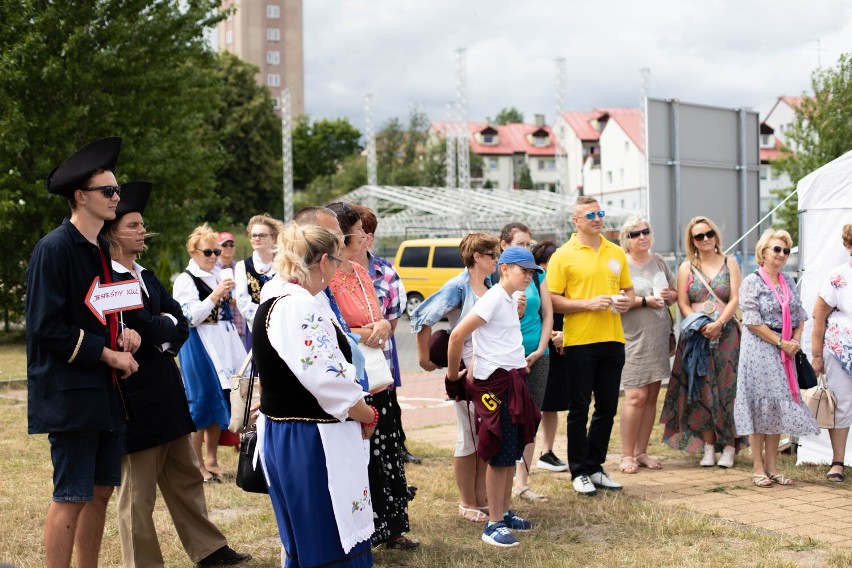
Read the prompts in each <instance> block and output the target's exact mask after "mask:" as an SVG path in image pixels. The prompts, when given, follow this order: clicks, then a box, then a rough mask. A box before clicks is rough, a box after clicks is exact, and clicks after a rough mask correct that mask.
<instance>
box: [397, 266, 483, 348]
mask: <svg viewBox="0 0 852 568" xmlns="http://www.w3.org/2000/svg"><path fill="white" fill-rule="evenodd" d="M485 286H486V287H488V288H490V287H491V279H490V277H486V279H485ZM475 302H476V294H474V293H473V289H472V288H471V287H470V272H468V270H467V268H465V269H464V272H462V273H461V274H459V275H458V276H453V277H452V278H450V279H449V280H448V281H447V282H446V284H444V285H443V286H441V289H440V290H438V291H437V292H435V293H434V294H432V295H431V296H429V297H428V298H426V299H425V300H423V303H421V304H420V305H419V306H417V309H416V310H414V315H413V316H411V331H412V333H417V332H419V331H420V329H421V328H422V327H423V326H424V325H428V326H429V327H434V326H435V324H436V323H438V322H439V321H441V319H442V318H444V317H445V316H446V315H447V314H449V313H450V312H451V311H453V309H455V308H457V307H461V315H460V316H459V319H458V320H457V321H456V322H453V323H451V327H455V326H456V323H458V322H459V321H461V319H462V318H463V317H464V316H466V315H467V313H468V312H469V311H470V309H471V308H472V307H473V304H474V303H475Z"/></svg>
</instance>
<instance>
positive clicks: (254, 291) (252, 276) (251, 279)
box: [243, 256, 272, 304]
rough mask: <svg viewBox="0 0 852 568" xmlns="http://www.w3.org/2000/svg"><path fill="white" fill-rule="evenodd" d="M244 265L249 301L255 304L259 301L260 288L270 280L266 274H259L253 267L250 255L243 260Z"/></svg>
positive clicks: (252, 259)
mask: <svg viewBox="0 0 852 568" xmlns="http://www.w3.org/2000/svg"><path fill="white" fill-rule="evenodd" d="M243 262H244V263H245V265H246V283H247V284H248V291H249V294H250V295H251V301H252V302H254V303H255V304H259V303H260V289H261V288H263V285H264V284H266V283H267V282H269V281H270V280H272V278H270V277H269V276H267V275H266V274H260V273H259V272H258V271H257V269H256V268H255V267H254V257H252V256H250V257H248V258H247V259H245V260H244V261H243Z"/></svg>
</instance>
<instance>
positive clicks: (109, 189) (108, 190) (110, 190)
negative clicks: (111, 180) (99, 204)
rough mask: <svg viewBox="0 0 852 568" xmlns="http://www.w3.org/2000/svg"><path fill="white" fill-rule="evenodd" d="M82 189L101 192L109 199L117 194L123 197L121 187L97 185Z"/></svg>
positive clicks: (82, 188)
mask: <svg viewBox="0 0 852 568" xmlns="http://www.w3.org/2000/svg"><path fill="white" fill-rule="evenodd" d="M80 189H81V190H83V191H100V192H101V193H103V194H104V197H106V198H107V199H110V198H112V196H113V195H116V194H118V195H121V186H119V185H96V186H94V187H81V188H80Z"/></svg>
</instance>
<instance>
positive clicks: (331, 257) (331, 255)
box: [328, 254, 343, 266]
mask: <svg viewBox="0 0 852 568" xmlns="http://www.w3.org/2000/svg"><path fill="white" fill-rule="evenodd" d="M328 258H330V259H331V260H333V261H334V262H336V263H337V266H340V265H341V264H343V259H342V258H337V257H336V256H334V255H333V254H330V255H328Z"/></svg>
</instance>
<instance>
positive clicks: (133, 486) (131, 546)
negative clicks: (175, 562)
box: [118, 434, 227, 568]
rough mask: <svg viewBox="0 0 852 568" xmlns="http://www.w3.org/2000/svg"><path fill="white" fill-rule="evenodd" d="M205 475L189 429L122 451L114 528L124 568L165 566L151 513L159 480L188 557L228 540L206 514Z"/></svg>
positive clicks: (195, 559) (197, 556)
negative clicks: (144, 447)
mask: <svg viewBox="0 0 852 568" xmlns="http://www.w3.org/2000/svg"><path fill="white" fill-rule="evenodd" d="M203 481H204V480H203V478H202V477H201V472H200V471H199V469H198V460H197V459H196V457H195V452H194V451H193V449H192V443H191V442H190V438H189V434H187V435H186V436H183V437H181V438H178V439H177V440H173V441H171V442H167V443H165V444H162V445H160V446H156V447H153V448H149V449H147V450H142V451H140V452H133V453H132V454H125V456H124V458H123V460H122V462H121V487H119V488H118V530H119V535H120V538H121V559H122V565H123V566H124V567H125V568H127V567H135V568H152V567H155V566H156V567H162V566H164V563H163V555H162V552H161V551H160V542H159V540H157V529H156V527H155V526H154V519H153V513H154V503H155V501H156V499H157V486H158V485H159V487H160V492H162V494H163V500H164V501H165V502H166V506H167V507H168V509H169V514H170V515H171V517H172V522H174V525H175V529H176V530H177V533H178V537H180V541H181V543H182V544H183V548H184V550H186V553H187V554H188V555H189V558H190V560H192V561H193V562H198V561H199V560H202V559H203V558H205V557H206V556H208V555H209V554H212V553H213V552H215V551H216V550H218V549H220V548H222V547H223V546H225V545H226V544H227V540H226V539H225V537H224V536H223V535H222V533H221V532H219V529H218V528H216V525H214V524H213V523H212V522H211V521H210V519H208V518H207V501H206V499H205V498H204V484H203Z"/></svg>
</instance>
